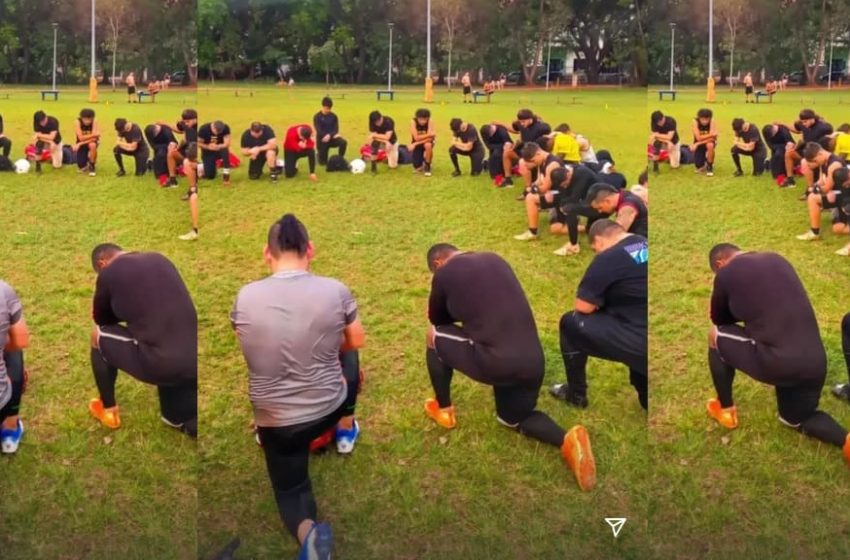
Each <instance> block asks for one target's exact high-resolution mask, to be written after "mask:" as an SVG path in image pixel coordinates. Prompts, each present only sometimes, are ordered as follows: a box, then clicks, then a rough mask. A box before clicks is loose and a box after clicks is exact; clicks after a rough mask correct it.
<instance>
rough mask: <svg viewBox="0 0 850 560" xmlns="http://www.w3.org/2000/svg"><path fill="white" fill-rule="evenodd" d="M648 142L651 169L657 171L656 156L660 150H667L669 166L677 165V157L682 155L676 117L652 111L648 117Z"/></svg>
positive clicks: (674, 166) (674, 167)
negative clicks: (649, 131) (650, 152)
mask: <svg viewBox="0 0 850 560" xmlns="http://www.w3.org/2000/svg"><path fill="white" fill-rule="evenodd" d="M649 128H650V130H651V131H652V132H651V134H650V135H649V144H650V145H651V146H652V155H651V156H650V161H652V170H653V171H655V172H656V173H658V158H659V155H660V153H661V150H667V157H668V158H669V161H670V167H671V168H672V169H676V168H678V167H679V158H680V156H681V155H682V152H681V147H680V146H679V131H678V130H677V129H676V119H674V118H673V117H669V116H667V115H665V114H664V113H662V112H661V111H655V112H653V113H652V115H651V116H650V119H649Z"/></svg>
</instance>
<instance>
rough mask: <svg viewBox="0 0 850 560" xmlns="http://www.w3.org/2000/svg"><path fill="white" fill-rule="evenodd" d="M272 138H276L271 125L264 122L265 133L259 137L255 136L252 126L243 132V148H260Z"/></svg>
mask: <svg viewBox="0 0 850 560" xmlns="http://www.w3.org/2000/svg"><path fill="white" fill-rule="evenodd" d="M272 138H276V137H275V134H274V130H272V127H270V126H269V125H267V124H264V125H263V133H262V134H261V135H260V136H259V137H254V136H253V135H252V134H251V129H250V128H249V129H248V130H246V131H245V132H243V133H242V142H241V145H242V147H243V148H259V147H260V146H265V145H266V144H268V143H269V140H271V139H272Z"/></svg>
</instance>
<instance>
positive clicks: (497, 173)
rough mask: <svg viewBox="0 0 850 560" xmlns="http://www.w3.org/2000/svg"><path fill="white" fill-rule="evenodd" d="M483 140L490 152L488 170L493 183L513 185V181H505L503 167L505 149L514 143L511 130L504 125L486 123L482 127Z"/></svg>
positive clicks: (504, 185)
mask: <svg viewBox="0 0 850 560" xmlns="http://www.w3.org/2000/svg"><path fill="white" fill-rule="evenodd" d="M481 141H482V142H483V143H484V145H485V146H487V149H488V150H489V152H490V157H489V158H487V170H488V171H489V172H490V178H491V179H493V184H494V185H496V187H498V188H509V187H511V186H512V184H513V183H512V182H511V183H508V184H506V183H505V175H504V170H503V169H502V157H503V155H504V151H505V150H506V149H507V150H509V149H511V148H512V147H513V145H514V142H513V139H512V138H511V134H510V132H508V129H507V128H505V127H504V126H503V125H495V124H485V125H484V126H482V127H481Z"/></svg>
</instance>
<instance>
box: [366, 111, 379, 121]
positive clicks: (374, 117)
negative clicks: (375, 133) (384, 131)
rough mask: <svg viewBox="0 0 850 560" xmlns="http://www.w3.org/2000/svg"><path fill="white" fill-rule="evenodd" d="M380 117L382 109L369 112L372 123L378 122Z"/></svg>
mask: <svg viewBox="0 0 850 560" xmlns="http://www.w3.org/2000/svg"><path fill="white" fill-rule="evenodd" d="M380 118H381V112H380V111H372V112H371V113H369V123H370V124H371V123H374V122H378V120H380Z"/></svg>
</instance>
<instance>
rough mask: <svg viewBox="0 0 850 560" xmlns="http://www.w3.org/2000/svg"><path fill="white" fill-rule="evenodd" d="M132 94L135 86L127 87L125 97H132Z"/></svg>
mask: <svg viewBox="0 0 850 560" xmlns="http://www.w3.org/2000/svg"><path fill="white" fill-rule="evenodd" d="M134 93H136V86H129V87H128V88H127V95H133V94H134Z"/></svg>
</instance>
